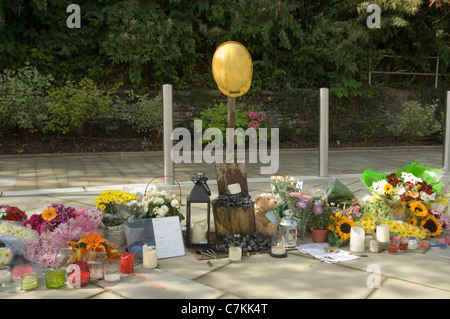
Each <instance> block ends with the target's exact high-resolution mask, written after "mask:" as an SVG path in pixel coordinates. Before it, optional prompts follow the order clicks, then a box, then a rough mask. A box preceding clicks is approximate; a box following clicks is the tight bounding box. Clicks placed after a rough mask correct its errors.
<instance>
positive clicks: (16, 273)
mask: <svg viewBox="0 0 450 319" xmlns="http://www.w3.org/2000/svg"><path fill="white" fill-rule="evenodd" d="M32 271H33V268H32V267H31V266H30V265H29V264H22V265H15V266H14V267H13V269H12V279H13V280H20V279H21V278H22V276H23V275H24V274H27V273H30V272H32Z"/></svg>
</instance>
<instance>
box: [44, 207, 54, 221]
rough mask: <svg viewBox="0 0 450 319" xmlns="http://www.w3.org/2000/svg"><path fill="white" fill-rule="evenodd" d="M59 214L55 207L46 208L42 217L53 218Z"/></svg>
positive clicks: (45, 218)
mask: <svg viewBox="0 0 450 319" xmlns="http://www.w3.org/2000/svg"><path fill="white" fill-rule="evenodd" d="M56 216H57V214H56V211H55V209H54V208H53V207H50V208H47V209H44V211H43V212H42V218H43V219H44V220H52V219H53V218H55V217H56Z"/></svg>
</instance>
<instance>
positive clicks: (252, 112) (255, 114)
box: [247, 109, 258, 120]
mask: <svg viewBox="0 0 450 319" xmlns="http://www.w3.org/2000/svg"><path fill="white" fill-rule="evenodd" d="M247 115H248V117H249V118H251V119H252V120H254V119H256V117H257V116H258V112H256V111H255V110H253V109H252V110H251V111H248V112H247Z"/></svg>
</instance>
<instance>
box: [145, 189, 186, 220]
mask: <svg viewBox="0 0 450 319" xmlns="http://www.w3.org/2000/svg"><path fill="white" fill-rule="evenodd" d="M142 204H143V207H144V210H145V211H146V212H147V217H149V218H153V217H166V216H179V217H180V219H181V220H183V219H184V216H183V215H182V214H180V207H181V204H180V202H179V200H178V198H177V195H175V194H171V195H168V194H167V192H166V191H165V190H159V189H158V188H157V187H156V186H154V185H150V189H147V192H146V194H145V195H144V197H143V198H142Z"/></svg>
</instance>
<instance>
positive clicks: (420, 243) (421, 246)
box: [419, 239, 429, 248]
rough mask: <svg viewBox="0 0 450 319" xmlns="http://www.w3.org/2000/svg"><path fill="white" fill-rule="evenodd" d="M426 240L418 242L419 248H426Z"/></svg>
mask: <svg viewBox="0 0 450 319" xmlns="http://www.w3.org/2000/svg"><path fill="white" fill-rule="evenodd" d="M428 245H429V244H428V240H426V239H421V240H419V247H420V248H428Z"/></svg>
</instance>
